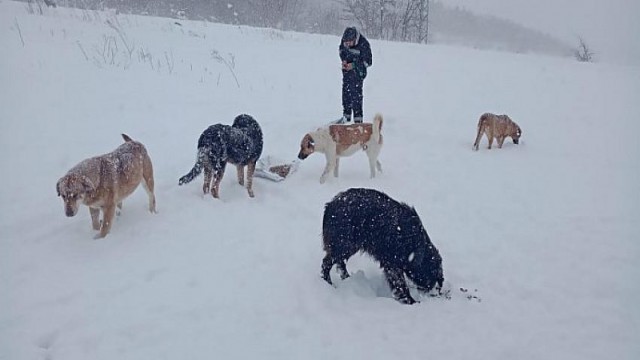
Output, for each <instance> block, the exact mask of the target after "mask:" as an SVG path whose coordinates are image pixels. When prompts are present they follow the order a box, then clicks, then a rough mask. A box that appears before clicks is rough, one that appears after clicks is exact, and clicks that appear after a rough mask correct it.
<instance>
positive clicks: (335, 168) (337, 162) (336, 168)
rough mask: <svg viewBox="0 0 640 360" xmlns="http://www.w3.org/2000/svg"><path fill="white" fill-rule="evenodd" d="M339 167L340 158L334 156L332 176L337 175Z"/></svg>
mask: <svg viewBox="0 0 640 360" xmlns="http://www.w3.org/2000/svg"><path fill="white" fill-rule="evenodd" d="M339 168H340V158H339V157H337V156H336V166H335V167H334V168H333V177H338V172H339V171H338V169H339Z"/></svg>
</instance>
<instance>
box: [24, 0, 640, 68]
mask: <svg viewBox="0 0 640 360" xmlns="http://www.w3.org/2000/svg"><path fill="white" fill-rule="evenodd" d="M23 1H25V2H28V3H29V5H28V6H29V7H30V9H31V10H32V12H34V13H38V12H40V13H41V12H42V10H41V9H42V7H43V6H44V3H50V2H51V1H55V2H56V3H57V4H58V5H60V6H63V7H74V8H81V9H86V10H101V9H112V10H113V9H115V10H116V11H118V12H119V13H132V14H142V15H150V16H161V17H171V18H176V19H178V20H186V19H189V20H204V21H208V22H215V23H227V24H236V25H250V26H255V27H263V28H275V29H279V30H292V31H298V32H307V33H321V34H334V35H339V34H341V33H342V31H343V30H344V28H345V26H347V25H356V26H358V28H359V29H360V30H361V31H362V32H363V33H364V34H365V35H366V36H367V37H368V38H370V39H378V40H390V41H402V42H417V43H427V44H452V45H462V46H466V47H472V48H477V49H490V50H500V51H509V52H515V53H523V54H524V53H536V54H545V55H554V56H573V55H574V50H575V49H577V48H578V45H579V38H582V39H583V40H584V42H585V43H586V45H587V46H588V49H589V50H590V52H592V53H594V56H593V59H592V61H596V62H614V63H619V64H635V65H640V41H638V39H637V38H638V35H640V24H638V22H637V19H635V18H634V17H637V15H638V14H640V1H636V0H611V1H596V0H559V1H555V0H538V1H530V0H509V1H508V0H482V1H476V0H438V1H436V0H394V1H391V0H358V1H356V0H252V1H246V0H23ZM418 8H419V9H420V10H415V9H418ZM408 9H414V10H411V11H410V10H408ZM409 14H411V15H409Z"/></svg>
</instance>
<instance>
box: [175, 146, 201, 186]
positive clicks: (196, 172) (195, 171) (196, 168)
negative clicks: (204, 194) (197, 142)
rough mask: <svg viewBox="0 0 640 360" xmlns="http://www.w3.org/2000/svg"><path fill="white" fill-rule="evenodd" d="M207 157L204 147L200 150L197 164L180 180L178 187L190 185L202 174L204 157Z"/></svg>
mask: <svg viewBox="0 0 640 360" xmlns="http://www.w3.org/2000/svg"><path fill="white" fill-rule="evenodd" d="M205 156H206V149H205V148H204V147H201V148H198V157H197V158H196V164H195V165H193V168H192V169H191V171H189V173H188V174H187V175H185V176H183V177H181V178H180V180H178V185H184V184H186V183H190V182H191V181H193V179H195V178H196V177H198V175H200V173H202V167H203V164H204V157H205Z"/></svg>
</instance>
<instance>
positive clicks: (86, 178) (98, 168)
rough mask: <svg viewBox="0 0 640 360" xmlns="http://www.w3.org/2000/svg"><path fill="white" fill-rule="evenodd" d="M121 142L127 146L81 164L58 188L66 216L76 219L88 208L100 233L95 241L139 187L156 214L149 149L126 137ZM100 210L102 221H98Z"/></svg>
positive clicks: (93, 223) (103, 234)
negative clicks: (145, 194) (80, 207)
mask: <svg viewBox="0 0 640 360" xmlns="http://www.w3.org/2000/svg"><path fill="white" fill-rule="evenodd" d="M122 138H123V139H124V141H125V143H124V144H122V145H120V146H118V148H117V149H115V150H114V151H113V152H110V153H108V154H104V155H100V156H95V157H92V158H90V159H86V160H84V161H82V162H80V163H79V164H78V165H76V166H74V167H73V168H72V169H71V170H69V172H67V174H66V175H65V176H63V177H62V178H60V180H58V183H57V184H56V190H57V191H58V196H61V197H62V200H63V201H64V212H65V214H66V215H67V216H69V217H71V216H75V215H76V214H77V213H78V207H79V204H80V203H82V204H84V205H86V206H88V207H89V212H90V213H91V223H92V225H93V229H94V230H100V233H99V234H97V235H96V236H95V238H96V239H98V238H103V237H105V236H106V235H107V234H108V233H109V230H110V229H111V224H112V222H113V216H114V214H115V211H116V206H117V207H118V208H119V209H122V201H123V200H124V199H125V198H126V197H127V196H129V195H131V193H133V191H134V190H135V189H136V188H137V187H138V185H139V184H140V183H142V187H144V189H145V190H146V191H147V195H148V196H149V211H151V212H152V213H155V212H156V197H155V195H154V194H153V186H154V182H153V166H152V164H151V159H150V158H149V154H147V149H146V148H145V147H144V145H142V144H141V143H139V142H137V141H134V140H132V139H131V138H130V137H129V136H127V135H125V134H122ZM100 210H102V213H103V216H102V221H99V216H100Z"/></svg>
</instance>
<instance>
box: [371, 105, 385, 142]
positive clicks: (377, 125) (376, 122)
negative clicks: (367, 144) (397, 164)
mask: <svg viewBox="0 0 640 360" xmlns="http://www.w3.org/2000/svg"><path fill="white" fill-rule="evenodd" d="M383 122H384V121H383V119H382V114H380V113H377V114H376V115H375V116H374V117H373V126H372V128H373V129H372V130H373V138H374V139H376V140H377V142H378V144H380V145H382V123H383Z"/></svg>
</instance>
